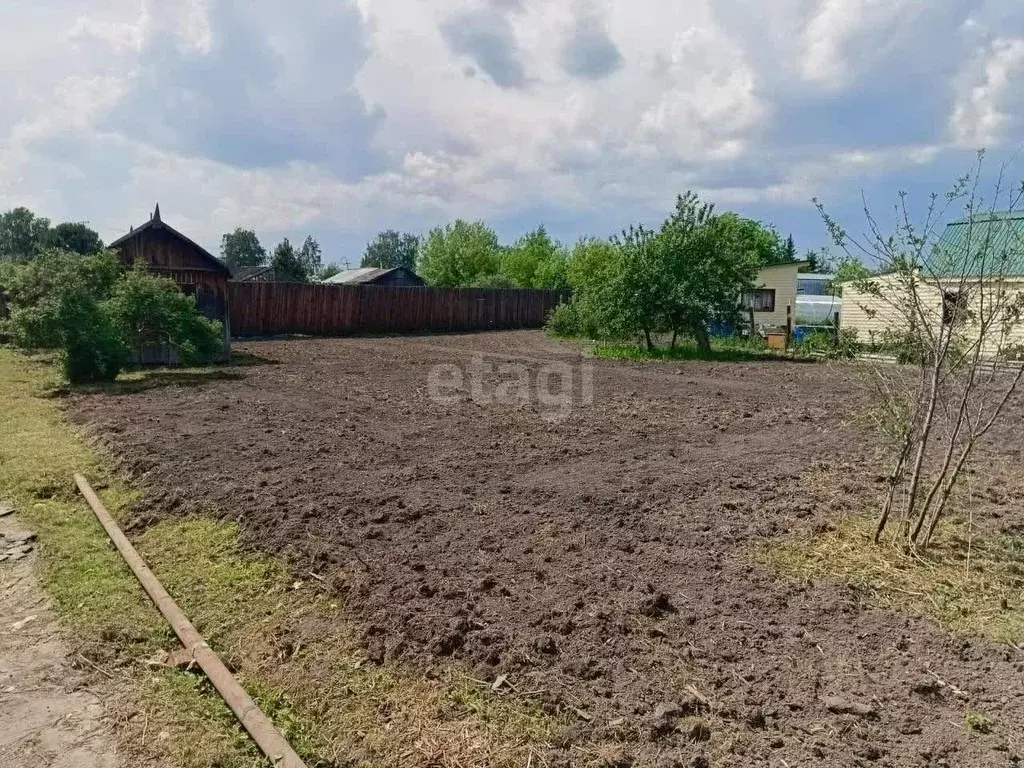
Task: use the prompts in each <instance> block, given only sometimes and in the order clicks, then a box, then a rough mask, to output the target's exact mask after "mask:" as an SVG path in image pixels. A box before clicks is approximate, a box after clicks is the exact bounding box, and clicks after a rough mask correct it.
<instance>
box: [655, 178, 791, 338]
mask: <svg viewBox="0 0 1024 768" xmlns="http://www.w3.org/2000/svg"><path fill="white" fill-rule="evenodd" d="M753 224H755V225H757V222H753ZM763 232H771V230H764V229H763V228H762V227H760V225H757V226H756V227H752V226H751V222H750V220H749V219H741V218H739V217H738V216H736V215H735V214H732V213H727V214H724V215H721V216H715V215H713V214H712V207H711V206H710V204H707V203H701V201H700V199H699V198H698V197H697V195H695V194H694V193H693V192H687V193H686V194H685V195H680V196H679V198H678V199H677V201H676V210H675V212H674V213H673V214H672V216H671V217H670V218H669V219H668V221H667V222H665V225H664V227H662V231H661V234H660V236H659V238H660V240H661V249H662V251H663V253H664V256H663V258H664V259H665V260H666V261H667V262H668V265H669V266H668V269H667V272H668V274H669V275H670V286H669V289H668V296H667V299H666V307H665V313H666V320H667V325H668V327H669V330H671V331H672V339H673V344H674V343H675V339H676V336H677V335H678V334H680V333H687V334H691V335H692V336H693V337H694V339H695V340H696V341H697V347H698V349H700V350H702V351H705V352H709V351H710V350H711V343H710V340H709V338H708V331H709V329H710V328H711V326H713V325H715V324H719V323H732V322H735V321H736V319H737V318H738V316H739V314H740V302H739V299H740V297H741V296H743V295H744V294H745V293H747V292H749V291H750V290H751V289H752V288H753V285H754V279H755V278H756V277H757V273H758V270H759V269H760V268H761V267H762V266H763V265H764V261H763V259H764V251H763V250H762V248H763V246H764V244H765V243H766V242H767V239H766V238H765V237H764V236H763V234H762V233H763ZM771 233H772V235H774V232H771ZM775 239H777V235H776V236H775Z"/></svg>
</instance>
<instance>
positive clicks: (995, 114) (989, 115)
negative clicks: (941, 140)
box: [950, 37, 1024, 148]
mask: <svg viewBox="0 0 1024 768" xmlns="http://www.w3.org/2000/svg"><path fill="white" fill-rule="evenodd" d="M950 127H951V129H952V131H953V136H954V139H955V140H956V142H957V143H958V144H959V145H960V146H964V147H974V148H982V147H997V146H999V145H1000V144H1002V143H1003V142H1004V141H1006V140H1010V139H1013V138H1014V137H1016V138H1017V139H1019V138H1020V136H1021V134H1020V128H1021V127H1024V37H1018V38H1009V39H1008V38H998V39H996V40H994V41H992V43H991V44H989V45H987V46H986V47H985V48H983V49H982V50H980V51H979V52H978V54H977V55H976V56H975V58H974V60H973V61H971V62H970V63H969V64H968V66H967V67H966V68H965V70H964V72H963V73H962V74H961V77H960V78H959V88H958V92H957V100H956V106H955V108H954V110H953V115H952V117H951V118H950Z"/></svg>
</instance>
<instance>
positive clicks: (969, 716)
mask: <svg viewBox="0 0 1024 768" xmlns="http://www.w3.org/2000/svg"><path fill="white" fill-rule="evenodd" d="M964 725H965V726H966V727H967V730H968V731H971V732H972V733H983V734H984V733H992V730H993V729H994V728H995V727H996V721H995V720H993V719H992V718H991V717H989V716H988V715H986V714H985V713H984V712H978V711H977V710H970V711H968V712H967V713H966V714H965V715H964Z"/></svg>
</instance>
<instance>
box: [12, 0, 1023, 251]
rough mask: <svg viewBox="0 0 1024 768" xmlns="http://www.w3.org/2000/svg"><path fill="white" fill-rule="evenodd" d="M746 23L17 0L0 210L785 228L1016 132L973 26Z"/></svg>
mask: <svg viewBox="0 0 1024 768" xmlns="http://www.w3.org/2000/svg"><path fill="white" fill-rule="evenodd" d="M770 5H771V10H770V11H765V10H763V9H761V10H759V11H758V12H757V13H751V10H750V4H749V2H747V0H693V2H688V3H685V4H683V3H665V2H663V1H662V0H631V1H630V2H626V0H573V2H561V3H556V2H550V0H433V1H432V2H427V1H426V0H342V1H341V2H338V1H337V0H306V1H305V2H303V3H301V4H297V5H294V6H289V7H283V6H281V5H280V4H279V3H275V2H273V0H163V1H162V2H157V0H104V1H103V2H100V0H83V2H81V3H79V4H76V8H75V11H74V13H73V14H69V13H68V12H67V8H68V6H67V3H66V2H65V0H39V2H37V3H32V4H27V3H26V4H21V5H20V6H19V8H18V10H16V11H9V12H7V14H6V16H5V20H8V21H10V22H11V23H10V24H7V25H5V27H4V28H3V29H0V67H2V68H3V70H4V71H5V73H9V75H8V76H7V77H5V78H3V79H2V80H0V206H11V205H16V204H30V205H36V206H39V207H40V208H41V213H44V214H45V215H49V216H51V217H54V218H59V217H66V218H75V219H81V218H85V219H89V220H91V221H93V222H94V223H95V224H96V225H97V226H101V227H103V228H104V232H103V234H104V235H105V236H107V237H111V236H114V235H117V234H120V233H121V231H122V230H123V229H124V228H125V227H126V226H127V225H128V224H130V223H132V220H142V219H143V218H144V217H145V215H146V213H147V212H148V210H149V209H150V208H151V207H152V204H153V202H154V201H155V200H157V199H159V200H160V202H161V204H162V208H163V209H164V210H165V211H166V212H167V215H168V216H174V217H175V220H176V221H179V223H181V224H182V226H183V227H185V228H187V229H188V231H189V232H190V234H193V235H194V236H195V237H196V238H197V239H199V240H201V241H202V242H204V243H206V244H208V245H215V244H216V242H217V240H218V239H219V237H218V233H219V232H222V231H225V230H226V229H229V228H232V227H235V226H246V225H249V226H256V227H259V228H263V229H266V230H268V231H269V230H272V231H279V230H288V229H292V228H297V227H303V228H308V227H314V226H315V227H319V228H320V229H326V230H331V231H338V232H356V233H363V232H367V233H372V231H373V230H375V229H377V228H380V227H384V226H390V225H395V222H396V221H402V222H406V223H408V225H409V226H418V225H420V224H422V225H424V226H425V225H428V224H430V223H434V222H436V221H439V220H443V219H445V218H449V217H453V216H457V215H461V216H468V217H476V216H482V217H487V218H492V219H505V218H510V217H514V216H516V215H519V214H523V215H527V214H528V215H538V216H540V215H543V212H545V211H547V212H551V213H552V214H553V215H555V216H561V217H564V218H573V217H574V218H586V219H589V220H592V221H594V222H595V225H594V226H595V229H596V231H598V232H602V231H605V230H607V229H614V228H617V227H618V226H621V225H622V224H625V223H627V222H628V221H629V218H630V217H633V216H647V215H651V216H654V217H660V216H662V215H663V213H664V208H665V206H666V205H667V201H671V199H672V197H673V196H674V195H675V194H676V193H677V192H679V191H681V190H682V189H684V188H686V187H692V188H694V189H697V190H701V191H704V192H707V193H708V194H709V195H710V196H712V197H714V198H715V199H717V200H718V202H719V203H720V204H721V205H742V206H753V207H756V206H759V205H762V206H774V207H776V208H778V207H780V206H781V207H787V206H788V207H795V206H798V205H799V206H805V205H806V202H807V199H808V198H809V197H811V196H812V195H823V194H825V193H826V192H827V191H828V190H829V189H846V188H847V187H848V186H852V185H854V184H855V183H857V182H858V181H861V180H864V179H873V178H881V177H883V176H884V175H885V174H893V173H897V172H901V171H903V170H908V169H909V171H910V172H913V169H917V168H923V167H926V166H928V165H929V164H932V163H936V162H941V160H942V158H943V157H944V156H946V155H947V154H948V152H947V151H946V148H944V147H942V146H941V141H942V140H943V139H944V138H945V140H946V141H951V139H950V138H949V136H950V135H952V136H953V138H954V139H955V141H956V142H957V143H960V144H964V145H973V144H976V143H979V142H978V140H979V139H985V140H986V141H984V142H982V143H989V144H991V143H993V142H996V141H999V140H1004V141H1005V140H1007V139H1008V138H1010V137H1012V136H1013V135H1014V131H1015V129H1016V126H1017V125H1019V123H1018V122H1017V121H1018V120H1019V119H1020V116H1021V113H1022V109H1021V105H1020V98H1019V96H1020V94H1021V92H1022V89H1021V88H1020V87H1018V86H1017V85H1016V82H1017V81H1016V80H1015V79H1014V78H1017V79H1018V80H1019V79H1020V78H1021V75H1022V67H1024V64H1022V62H1024V38H1020V37H1018V36H1016V35H1008V36H1004V38H1002V39H1000V40H997V41H995V42H988V41H989V40H991V37H990V32H989V30H990V29H991V28H993V25H997V24H998V25H1001V28H1003V29H1004V30H1005V29H1006V28H1007V27H1008V26H1010V27H1012V25H1013V23H1014V22H1013V21H1012V18H1011V20H1010V21H1007V17H1005V16H1001V15H999V14H1001V13H1002V11H1001V10H999V8H1000V4H999V3H998V2H993V3H992V8H994V9H995V10H991V9H988V6H985V7H974V8H972V9H970V11H969V14H968V9H966V8H965V5H966V4H965V3H963V2H962V1H961V0H888V2H882V0H773V2H772V3H771V4H770ZM968 22H969V23H968ZM1022 31H1024V30H1022ZM1006 34H1007V33H1006V32H1005V31H1004V35H1006ZM54 40H57V41H59V44H54V43H53V42H52V41H54ZM495 41H498V42H499V43H500V47H501V51H500V54H501V55H500V56H499V55H497V54H496V53H495V52H494V51H492V50H490V49H489V48H488V47H487V46H488V45H491V44H493V43H494V42H495ZM979 47H980V52H978V53H977V55H973V53H974V51H976V50H979ZM936 62H939V63H942V62H948V63H943V64H942V66H944V67H946V68H947V69H948V70H949V71H947V70H946V69H942V67H939V70H938V71H930V70H931V69H934V68H935V66H934V65H936ZM956 69H959V70H960V74H959V76H958V77H957V79H956V84H957V88H956V93H955V97H954V95H953V94H951V93H950V91H949V89H948V79H949V78H950V77H952V75H953V72H954V70H956ZM908 93H911V94H915V95H918V94H919V95H920V96H921V99H922V100H923V101H925V102H927V104H928V106H929V110H930V111H929V110H925V109H922V105H921V103H920V102H915V101H911V100H908V99H907V98H905V94H908ZM954 98H955V103H954ZM846 104H855V105H856V106H855V107H851V108H850V109H851V111H848V112H846V113H844V117H843V118H841V119H839V118H837V119H830V117H831V114H832V111H833V110H836V109H842V108H844V106H845V105H846ZM854 109H855V110H857V112H856V113H854V112H853V111H852V110H854ZM873 109H877V110H878V114H877V119H875V116H874V115H873V114H872V110H873ZM939 113H941V114H939ZM851 114H855V116H857V117H860V118H862V124H863V125H868V126H877V127H876V128H874V129H873V130H872V131H871V133H872V135H871V137H870V138H864V137H860V136H858V135H857V134H856V131H855V130H854V129H853V128H851V127H850V126H849V125H848V123H849V122H850V121H849V116H850V115H851ZM935 114H939V117H938V118H937V119H936V118H935V117H934V115H935ZM950 115H952V117H949V116H950ZM947 120H948V122H949V124H950V130H949V131H948V132H946V133H945V134H944V131H946V127H945V123H946V122H947ZM889 123H892V124H893V128H892V130H891V131H888V132H887V131H886V130H885V126H886V125H888V124H889ZM908 126H909V127H910V128H912V129H913V130H912V131H911V133H913V135H912V136H911V137H908V136H907V131H908ZM795 128H798V129H799V136H798V137H797V136H793V135H791V134H793V133H794V129H795ZM613 216H614V221H612V222H611V224H610V225H609V220H610V219H611V218H612V217H613ZM178 217H180V219H179V218H178Z"/></svg>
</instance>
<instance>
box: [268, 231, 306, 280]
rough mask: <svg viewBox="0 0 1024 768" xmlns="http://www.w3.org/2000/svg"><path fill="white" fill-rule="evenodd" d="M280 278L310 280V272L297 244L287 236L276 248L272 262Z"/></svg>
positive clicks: (271, 264)
mask: <svg viewBox="0 0 1024 768" xmlns="http://www.w3.org/2000/svg"><path fill="white" fill-rule="evenodd" d="M270 266H272V267H273V268H274V272H275V274H276V276H277V279H278V280H282V281H284V282H291V283H304V282H306V281H307V280H309V273H308V272H306V267H305V265H304V264H303V263H302V259H301V258H299V253H298V251H296V250H295V246H293V245H292V244H291V242H290V241H289V240H288V238H287V237H286V238H285V239H284V240H282V241H281V242H280V243H278V244H277V247H276V248H275V249H274V258H273V259H272V260H271V262H270Z"/></svg>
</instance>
